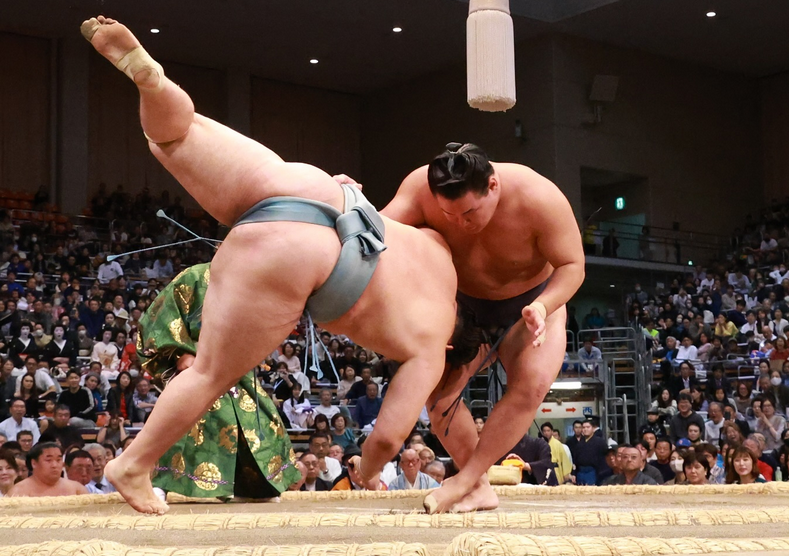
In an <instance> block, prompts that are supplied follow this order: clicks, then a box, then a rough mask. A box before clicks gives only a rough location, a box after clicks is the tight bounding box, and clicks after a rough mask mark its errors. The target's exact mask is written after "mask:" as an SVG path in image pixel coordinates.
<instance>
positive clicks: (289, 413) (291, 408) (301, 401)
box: [282, 382, 314, 430]
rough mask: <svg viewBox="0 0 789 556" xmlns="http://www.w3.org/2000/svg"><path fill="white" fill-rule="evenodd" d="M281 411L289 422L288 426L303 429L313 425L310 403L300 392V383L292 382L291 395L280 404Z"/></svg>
mask: <svg viewBox="0 0 789 556" xmlns="http://www.w3.org/2000/svg"><path fill="white" fill-rule="evenodd" d="M282 411H283V413H285V417H287V418H288V421H289V422H290V428H292V429H295V430H304V429H307V428H309V427H311V426H312V425H313V414H314V411H313V409H312V405H311V404H310V400H309V399H307V398H306V397H305V396H304V394H303V393H302V392H301V384H299V383H298V382H294V383H293V386H292V387H291V396H290V397H289V398H288V399H287V400H285V403H283V404H282Z"/></svg>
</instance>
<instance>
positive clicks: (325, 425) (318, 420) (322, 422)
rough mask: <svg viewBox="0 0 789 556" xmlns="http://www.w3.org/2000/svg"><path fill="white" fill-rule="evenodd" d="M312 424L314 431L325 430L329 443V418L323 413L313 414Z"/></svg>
mask: <svg viewBox="0 0 789 556" xmlns="http://www.w3.org/2000/svg"><path fill="white" fill-rule="evenodd" d="M313 426H314V427H315V432H325V433H326V434H328V435H329V443H331V442H332V440H331V434H332V432H331V427H330V426H329V418H328V417H326V416H325V415H321V414H318V415H316V416H315V420H314V421H313Z"/></svg>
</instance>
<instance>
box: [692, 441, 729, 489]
mask: <svg viewBox="0 0 789 556" xmlns="http://www.w3.org/2000/svg"><path fill="white" fill-rule="evenodd" d="M694 451H695V452H696V454H698V455H699V456H703V457H705V458H707V463H709V465H710V477H709V483H710V484H711V485H723V484H726V469H725V468H724V467H723V466H722V465H718V449H717V448H716V447H715V446H714V445H713V444H710V443H707V442H705V443H702V444H699V445H697V446H696V447H695V449H694Z"/></svg>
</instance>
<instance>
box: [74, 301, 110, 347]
mask: <svg viewBox="0 0 789 556" xmlns="http://www.w3.org/2000/svg"><path fill="white" fill-rule="evenodd" d="M99 303H100V302H99V299H97V298H93V299H91V300H90V301H88V306H87V307H86V306H85V305H81V306H80V308H79V320H80V322H81V323H82V324H84V325H85V329H86V331H87V335H88V336H90V337H91V338H97V337H98V336H99V333H100V332H101V331H102V327H103V326H104V311H102V310H101V309H100V304H99ZM77 330H79V328H77ZM80 349H82V346H81V345H80Z"/></svg>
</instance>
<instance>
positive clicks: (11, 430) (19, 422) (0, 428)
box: [0, 398, 39, 442]
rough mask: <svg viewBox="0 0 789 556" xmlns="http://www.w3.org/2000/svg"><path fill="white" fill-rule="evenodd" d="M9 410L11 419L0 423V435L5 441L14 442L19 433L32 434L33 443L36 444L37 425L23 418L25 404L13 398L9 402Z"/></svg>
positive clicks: (37, 438) (37, 436) (37, 435)
mask: <svg viewBox="0 0 789 556" xmlns="http://www.w3.org/2000/svg"><path fill="white" fill-rule="evenodd" d="M10 410H11V417H9V418H8V419H6V420H5V421H3V422H2V423H0V434H2V435H3V436H5V438H6V440H16V439H17V435H18V434H19V433H20V432H22V431H29V432H32V433H33V440H34V442H38V440H39V432H38V425H37V424H36V422H35V421H34V420H33V419H29V418H27V417H25V411H26V410H27V408H26V407H25V402H24V401H23V400H20V399H19V398H14V399H13V400H11V405H10Z"/></svg>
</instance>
